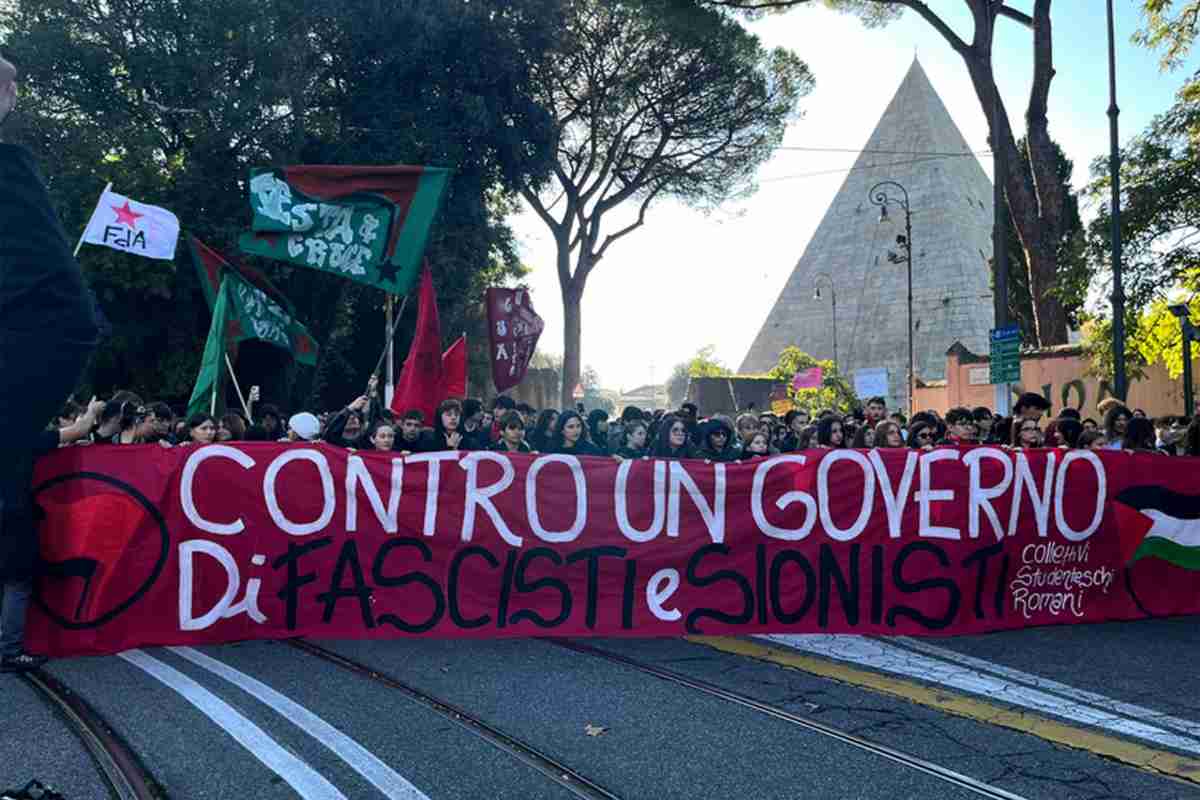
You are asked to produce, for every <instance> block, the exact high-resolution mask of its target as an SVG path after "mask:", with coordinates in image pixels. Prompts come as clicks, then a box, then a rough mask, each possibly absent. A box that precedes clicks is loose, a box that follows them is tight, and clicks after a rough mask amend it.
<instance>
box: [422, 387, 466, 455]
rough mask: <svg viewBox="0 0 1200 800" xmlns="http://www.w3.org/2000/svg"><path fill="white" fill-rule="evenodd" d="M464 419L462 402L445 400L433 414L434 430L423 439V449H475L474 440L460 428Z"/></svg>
mask: <svg viewBox="0 0 1200 800" xmlns="http://www.w3.org/2000/svg"><path fill="white" fill-rule="evenodd" d="M461 420H462V403H460V402H458V401H457V400H455V399H454V398H450V399H448V400H443V401H442V404H441V405H440V406H438V408H437V413H436V414H434V415H433V430H432V431H429V432H428V433H427V435H426V436H425V437H423V439H422V443H421V450H422V451H423V452H426V453H434V452H437V451H439V450H473V449H474V447H473V446H472V442H471V441H470V440H468V439H467V437H466V436H464V435H463V432H462V431H461V430H460V429H459V422H460V421H461Z"/></svg>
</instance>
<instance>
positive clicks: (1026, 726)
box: [686, 636, 1200, 784]
mask: <svg viewBox="0 0 1200 800" xmlns="http://www.w3.org/2000/svg"><path fill="white" fill-rule="evenodd" d="M686 638H687V640H688V641H689V642H695V643H697V644H702V645H705V646H707V647H712V648H714V649H716V650H720V651H722V652H724V653H733V654H735V655H739V656H746V657H748V658H754V659H758V660H760V661H769V662H771V663H773V664H779V665H780V666H784V667H791V668H792V669H798V670H801V671H803V672H809V673H812V674H813V675H819V676H821V677H822V678H831V679H833V680H836V681H841V682H842V683H848V684H851V685H854V686H861V687H863V688H865V689H871V690H873V691H876V692H881V693H883V694H889V695H893V696H895V697H901V698H904V699H905V700H909V701H911V702H914V703H917V704H918V705H922V706H926V707H928V708H933V709H937V710H938V711H943V712H945V713H947V714H953V715H955V716H959V717H967V718H969V719H974V720H978V721H980V722H985V723H987V724H989V725H997V726H999V727H1002V728H1011V729H1012V730H1016V731H1021V732H1022V733H1028V734H1031V735H1033V736H1037V737H1038V738H1040V739H1045V740H1046V741H1048V742H1054V743H1055V744H1061V745H1065V746H1066V747H1071V748H1074V749H1076V750H1086V751H1088V752H1091V753H1095V754H1096V755H1100V756H1104V757H1105V758H1111V759H1113V760H1114V761H1119V762H1121V763H1122V764H1128V765H1129V766H1132V767H1137V768H1138V769H1143V770H1147V771H1150V772H1156V773H1159V774H1160V775H1165V776H1168V777H1171V778H1176V779H1179V780H1182V781H1186V782H1188V783H1192V784H1200V759H1196V758H1190V757H1188V756H1182V755H1179V754H1177V753H1172V752H1170V751H1169V750H1156V749H1154V748H1152V747H1147V746H1146V745H1143V744H1138V743H1137V742H1133V741H1129V740H1126V739H1119V738H1117V737H1115V736H1109V735H1107V734H1104V733H1100V732H1098V731H1094V730H1091V729H1088V728H1080V727H1076V726H1074V725H1069V724H1067V723H1065V722H1060V721H1058V720H1055V719H1051V718H1049V717H1044V716H1041V715H1039V714H1033V713H1030V712H1028V711H1017V710H1014V709H1012V708H1007V707H1005V706H1001V705H997V704H994V703H989V702H987V701H985V700H981V699H979V698H977V697H972V696H970V695H965V694H959V693H957V692H951V691H947V690H946V689H942V688H935V687H931V686H925V685H922V684H919V683H915V682H912V681H906V680H902V679H900V678H893V677H891V676H888V675H881V674H879V673H877V672H871V671H869V670H865V669H859V668H857V667H851V666H848V665H846V664H841V663H837V662H834V661H826V660H825V659H823V658H817V657H814V656H807V655H802V654H800V653H798V652H796V651H794V650H789V649H786V648H778V647H771V646H769V645H766V644H762V643H760V642H755V641H751V640H748V639H733V638H729V637H723V636H688V637H686Z"/></svg>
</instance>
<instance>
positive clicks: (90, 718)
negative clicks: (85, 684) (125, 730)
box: [22, 670, 166, 800]
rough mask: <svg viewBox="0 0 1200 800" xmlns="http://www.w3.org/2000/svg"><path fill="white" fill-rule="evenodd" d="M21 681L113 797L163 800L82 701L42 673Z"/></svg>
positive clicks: (130, 753)
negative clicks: (78, 746)
mask: <svg viewBox="0 0 1200 800" xmlns="http://www.w3.org/2000/svg"><path fill="white" fill-rule="evenodd" d="M22 677H23V678H24V680H25V682H26V683H28V684H29V685H30V686H31V687H33V689H34V691H36V692H37V693H38V695H40V696H41V697H42V699H43V700H45V701H46V703H47V705H49V706H50V707H52V708H53V709H54V710H55V711H56V712H57V713H58V715H59V716H60V717H61V718H62V719H64V720H65V721H66V723H67V725H68V726H69V727H70V728H71V731H72V732H73V733H74V734H75V736H76V737H77V738H78V739H79V741H80V742H81V743H82V744H83V746H84V749H86V750H87V752H88V755H89V756H91V758H92V761H93V763H94V764H95V765H96V769H97V771H98V772H99V773H100V777H101V779H102V780H103V782H104V783H105V785H106V786H107V787H108V789H109V791H110V792H111V793H112V795H113V796H114V797H116V798H119V800H164V798H165V797H166V793H165V792H164V791H163V790H162V787H161V786H160V785H159V784H158V783H157V782H156V781H155V780H154V778H153V776H152V775H151V774H150V773H149V771H147V769H146V767H145V766H144V765H143V764H142V762H141V761H140V760H139V759H138V757H137V755H136V754H135V753H134V752H133V750H132V748H130V746H129V745H128V744H126V743H125V741H124V740H123V739H121V737H120V736H118V735H117V733H116V732H115V731H114V730H113V728H112V727H111V726H110V725H109V724H108V722H107V721H105V719H104V717H102V716H101V715H100V713H99V712H97V711H96V710H95V709H94V708H92V706H91V705H90V704H89V703H88V702H87V701H86V700H84V699H83V697H81V696H80V695H79V694H77V693H76V692H74V691H72V690H71V689H70V688H68V687H67V686H66V685H65V684H64V683H62V682H61V681H59V680H58V679H57V678H55V677H54V676H53V675H51V674H50V673H48V672H46V671H45V670H36V671H34V672H27V673H24V674H23V675H22Z"/></svg>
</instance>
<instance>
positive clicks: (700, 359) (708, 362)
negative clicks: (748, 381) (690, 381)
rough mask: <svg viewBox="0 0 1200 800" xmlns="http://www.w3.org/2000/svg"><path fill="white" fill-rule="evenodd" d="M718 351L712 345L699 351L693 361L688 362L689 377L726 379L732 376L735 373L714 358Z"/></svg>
mask: <svg viewBox="0 0 1200 800" xmlns="http://www.w3.org/2000/svg"><path fill="white" fill-rule="evenodd" d="M716 350H717V347H716V345H711V344H710V345H705V346H704V347H701V348H700V349H699V350H697V351H696V355H694V356H692V360H691V361H689V362H687V369H688V377H690V378H726V377H728V376H730V375H732V374H733V371H732V370H731V369H729V367H727V366H725V364H724V363H723V362H722V361H720V360H719V359H717V358H716V357H714V356H713V353H715V352H716Z"/></svg>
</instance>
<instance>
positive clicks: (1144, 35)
mask: <svg viewBox="0 0 1200 800" xmlns="http://www.w3.org/2000/svg"><path fill="white" fill-rule="evenodd" d="M1142 16H1143V19H1144V20H1145V25H1146V27H1144V28H1142V29H1140V30H1139V31H1138V32H1137V33H1135V34H1134V36H1133V40H1134V41H1135V42H1137V43H1138V44H1140V45H1142V46H1144V47H1148V48H1151V49H1157V50H1161V51H1162V67H1163V69H1174V68H1175V67H1178V66H1179V65H1180V64H1182V63H1183V61H1184V59H1185V58H1186V57H1187V55H1188V53H1189V52H1191V49H1192V45H1193V44H1194V43H1195V41H1196V34H1197V33H1198V32H1200V0H1184V2H1180V3H1176V0H1142Z"/></svg>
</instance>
